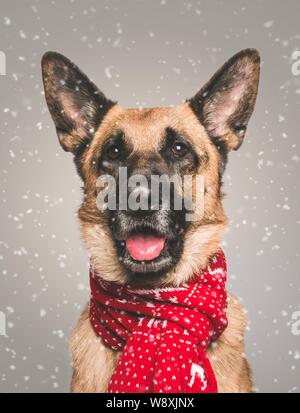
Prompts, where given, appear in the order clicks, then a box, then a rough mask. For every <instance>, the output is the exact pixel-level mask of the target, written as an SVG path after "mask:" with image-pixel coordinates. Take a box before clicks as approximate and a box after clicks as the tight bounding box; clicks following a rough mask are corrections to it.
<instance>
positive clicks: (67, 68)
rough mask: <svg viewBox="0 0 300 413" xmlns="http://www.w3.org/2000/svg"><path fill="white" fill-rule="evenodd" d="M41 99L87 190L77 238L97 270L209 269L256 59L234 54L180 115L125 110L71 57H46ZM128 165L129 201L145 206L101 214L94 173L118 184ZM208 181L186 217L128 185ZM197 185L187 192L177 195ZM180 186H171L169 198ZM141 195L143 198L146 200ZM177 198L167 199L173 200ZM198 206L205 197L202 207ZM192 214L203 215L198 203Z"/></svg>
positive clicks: (107, 273) (111, 273)
mask: <svg viewBox="0 0 300 413" xmlns="http://www.w3.org/2000/svg"><path fill="white" fill-rule="evenodd" d="M42 70H43V79H44V86H45V95H46V100H47V103H48V107H49V110H50V113H51V115H52V118H53V120H54V122H55V126H56V129H57V134H58V137H59V140H60V143H61V145H62V147H63V148H64V149H65V150H66V151H70V152H72V153H73V154H74V159H75V164H76V167H77V170H78V173H79V174H80V176H81V178H82V180H83V183H84V199H83V202H82V205H81V207H80V209H79V219H80V224H81V231H82V236H83V239H84V241H85V244H86V246H87V249H88V251H89V253H90V256H91V261H92V263H93V265H94V266H95V269H96V272H97V273H98V274H99V275H101V276H102V277H103V278H106V279H108V280H111V281H116V282H119V283H128V282H131V283H138V284H149V283H150V284H153V285H154V284H155V285H158V284H162V283H172V284H173V285H179V284H181V283H182V282H185V281H186V280H187V279H188V278H189V277H190V276H191V275H192V274H193V273H194V272H196V271H198V270H200V269H201V268H202V267H204V266H205V265H206V264H207V261H208V259H209V258H210V257H211V256H212V255H213V254H214V253H215V252H216V250H217V249H218V247H219V243H220V239H221V236H222V234H223V232H224V230H225V227H226V216H225V214H224V211H223V208H222V192H221V183H222V182H221V181H222V173H223V171H224V168H225V164H226V161H227V154H228V152H229V151H230V150H232V149H234V150H235V149H238V148H239V146H240V145H241V143H242V141H243V138H244V135H245V131H246V127H247V124H248V121H249V118H250V116H251V114H252V111H253V108H254V104H255V99H256V94H257V87H258V79H259V55H258V52H257V51H255V50H253V49H246V50H243V51H241V52H240V53H238V54H237V55H235V56H234V57H232V58H231V59H230V60H229V61H228V62H227V63H226V64H225V65H224V66H223V67H222V68H221V69H220V70H219V71H218V72H217V73H216V74H215V75H214V76H213V78H212V79H211V80H210V81H209V82H208V83H207V84H206V85H205V86H204V87H203V88H202V89H201V90H200V91H199V92H198V93H197V94H196V95H195V96H194V97H193V98H192V99H190V100H187V101H186V102H184V103H182V104H181V105H179V106H178V107H176V108H150V109H148V108H147V109H124V108H122V107H121V106H120V105H118V104H116V103H114V102H112V101H111V100H109V99H107V98H106V97H105V96H104V94H103V93H102V92H100V91H99V89H98V88H97V87H96V86H95V85H94V84H93V83H92V82H91V81H90V80H89V79H88V78H87V77H86V76H85V75H84V74H83V73H82V72H81V71H80V70H79V69H78V68H77V67H76V66H75V65H74V64H73V63H71V62H70V61H69V60H68V59H66V58H65V57H63V56H62V55H60V54H57V53H54V52H49V53H47V54H45V55H44V57H43V61H42ZM124 168H126V173H127V177H126V185H125V186H126V189H127V193H126V200H127V199H129V198H130V197H134V196H136V194H135V191H136V190H137V189H138V196H139V197H140V196H141V194H142V193H143V194H144V196H146V198H147V199H148V198H149V204H148V205H149V208H141V207H139V208H133V207H130V206H129V207H128V205H127V207H126V208H121V206H120V202H119V201H118V199H119V198H118V197H117V202H116V208H114V209H106V210H104V209H101V208H99V207H98V206H97V205H98V204H97V196H98V195H99V191H100V190H101V188H99V185H98V178H99V176H104V175H109V176H111V177H113V178H114V180H115V182H116V188H118V189H116V194H117V195H118V194H119V192H120V191H122V188H123V189H124V183H123V187H122V185H120V180H121V177H120V174H121V170H124ZM187 175H189V176H191V177H192V181H194V178H195V177H196V176H199V175H201V176H202V177H203V182H204V191H203V197H204V210H203V213H202V214H199V216H198V215H196V216H198V218H197V219H194V220H192V221H189V220H187V219H186V216H187V214H186V213H187V210H186V208H185V207H184V202H183V203H182V204H183V208H176V207H175V205H174V202H171V203H170V204H169V207H168V208H165V207H163V199H162V194H161V193H160V192H159V197H158V207H157V208H151V207H150V204H151V202H150V198H151V191H152V189H151V188H152V187H151V185H149V186H147V187H143V185H142V184H141V182H139V186H137V187H133V186H130V185H128V186H127V184H128V182H129V181H130V179H132V178H134V177H136V176H143V177H145V179H146V182H147V183H150V180H151V177H153V176H165V177H169V178H171V177H173V176H178V177H180V178H182V179H184V177H185V176H187ZM195 190H196V189H195V187H194V186H191V187H185V190H184V191H182V192H181V195H180V196H181V198H182V199H184V198H185V196H187V192H189V191H191V192H192V195H193V197H192V198H193V200H194V199H195V198H197V197H196V194H195V193H194V192H195ZM176 191H177V189H176V185H172V182H171V184H170V192H171V194H172V193H174V192H176ZM145 194H146V195H145ZM172 199H173V198H172ZM202 201H203V200H202ZM194 208H195V210H197V208H200V206H199V205H197V204H196V205H195V206H194Z"/></svg>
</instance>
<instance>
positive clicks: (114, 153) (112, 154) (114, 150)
mask: <svg viewBox="0 0 300 413" xmlns="http://www.w3.org/2000/svg"><path fill="white" fill-rule="evenodd" d="M106 156H107V158H108V159H109V160H110V161H117V160H118V159H120V158H121V156H122V150H121V148H120V146H119V145H117V144H115V145H110V146H109V147H108V148H107V149H106Z"/></svg>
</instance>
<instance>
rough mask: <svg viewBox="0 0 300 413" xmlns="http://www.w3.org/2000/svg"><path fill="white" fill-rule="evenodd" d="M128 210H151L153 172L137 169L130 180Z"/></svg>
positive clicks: (145, 211)
mask: <svg viewBox="0 0 300 413" xmlns="http://www.w3.org/2000/svg"><path fill="white" fill-rule="evenodd" d="M127 201H128V212H134V213H136V212H138V213H140V212H144V213H147V212H151V174H149V172H145V171H135V173H134V174H132V175H131V176H130V177H129V180H128V199H127Z"/></svg>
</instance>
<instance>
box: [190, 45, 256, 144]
mask: <svg viewBox="0 0 300 413" xmlns="http://www.w3.org/2000/svg"><path fill="white" fill-rule="evenodd" d="M259 70H260V57H259V53H258V51H257V50H255V49H245V50H242V51H241V52H239V53H237V54H236V55H234V56H233V57H232V58H231V59H229V60H228V61H227V62H226V63H225V64H224V65H223V66H222V67H221V69H219V70H218V71H217V72H216V74H215V75H214V76H213V77H212V78H211V80H210V81H209V82H208V83H206V84H205V85H204V87H203V88H202V89H201V90H200V91H199V92H198V93H197V94H196V95H195V96H194V97H193V98H192V99H190V100H188V103H189V104H190V107H191V108H192V110H193V111H194V113H195V114H196V116H197V117H198V119H199V120H200V121H201V123H202V124H203V126H204V127H205V128H206V130H207V132H208V134H209V136H210V137H211V139H212V140H213V141H214V143H216V144H217V146H222V148H225V150H227V151H228V150H231V149H234V150H236V149H238V148H239V147H240V145H241V144H242V142H243V139H244V136H245V132H246V128H247V125H248V121H249V119H250V116H251V114H252V112H253V109H254V104H255V100H256V95H257V89H258V81H259Z"/></svg>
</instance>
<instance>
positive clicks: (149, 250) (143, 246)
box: [126, 235, 165, 261]
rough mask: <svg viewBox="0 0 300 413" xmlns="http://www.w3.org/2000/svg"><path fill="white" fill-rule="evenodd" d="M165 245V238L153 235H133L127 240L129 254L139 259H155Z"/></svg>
mask: <svg viewBox="0 0 300 413" xmlns="http://www.w3.org/2000/svg"><path fill="white" fill-rule="evenodd" d="M164 245H165V240H164V238H158V237H155V236H153V235H144V236H143V235H133V236H131V237H129V238H127V240H126V247H127V250H128V252H129V254H130V255H131V257H132V258H133V259H134V260H137V261H150V260H154V259H155V258H157V257H158V256H159V254H160V253H161V251H162V249H163V247H164Z"/></svg>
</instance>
